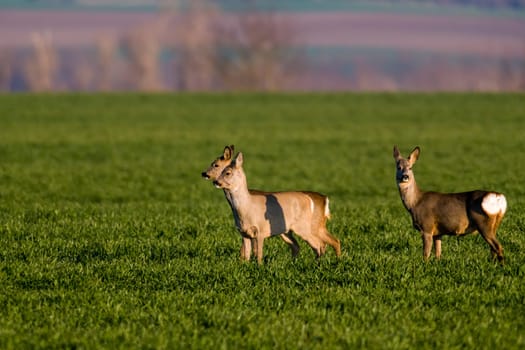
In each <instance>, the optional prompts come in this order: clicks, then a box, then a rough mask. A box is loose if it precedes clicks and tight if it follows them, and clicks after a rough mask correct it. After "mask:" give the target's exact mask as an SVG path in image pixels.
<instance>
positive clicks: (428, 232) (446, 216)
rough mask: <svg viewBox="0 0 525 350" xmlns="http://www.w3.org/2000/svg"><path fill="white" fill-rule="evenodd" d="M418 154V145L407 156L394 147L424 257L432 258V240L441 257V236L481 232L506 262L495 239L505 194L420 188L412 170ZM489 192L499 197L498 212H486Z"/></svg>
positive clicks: (398, 174) (403, 197) (402, 192)
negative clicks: (419, 233) (484, 207)
mask: <svg viewBox="0 0 525 350" xmlns="http://www.w3.org/2000/svg"><path fill="white" fill-rule="evenodd" d="M419 153H420V149H419V147H416V148H414V150H413V151H412V152H411V153H410V155H409V157H408V158H406V159H405V158H403V157H402V156H401V153H400V152H399V150H398V148H397V147H396V146H394V159H395V161H396V167H397V172H396V182H397V186H398V189H399V194H400V196H401V200H402V201H403V204H404V205H405V208H406V209H407V210H408V211H409V213H410V215H411V217H412V223H413V226H414V228H415V229H417V230H418V231H419V232H421V237H422V240H423V256H424V258H425V259H428V258H429V256H430V252H431V249H432V243H433V242H434V245H435V254H436V257H437V258H439V257H440V256H441V236H442V235H463V234H467V233H471V232H474V231H478V232H479V233H480V234H481V235H482V237H483V238H484V239H485V241H486V242H487V243H488V244H489V246H490V249H491V253H492V255H493V257H497V259H498V260H499V261H500V262H503V248H502V246H501V244H500V243H499V242H498V240H497V238H496V230H497V228H498V226H499V225H500V223H501V220H502V219H503V215H504V214H505V210H506V201H505V197H504V196H503V195H502V194H500V193H497V192H491V191H481V190H476V191H470V192H462V193H439V192H425V191H421V190H420V189H419V187H418V186H417V183H416V179H415V177H414V174H413V172H412V167H413V165H414V164H415V162H416V160H417V159H418V157H419ZM490 195H495V196H498V198H501V201H502V203H503V205H502V208H501V210H499V211H498V212H497V213H495V214H491V213H488V212H486V211H485V210H484V209H483V207H482V203H483V201H484V200H485V199H486V198H487V196H490ZM500 196H501V197H500Z"/></svg>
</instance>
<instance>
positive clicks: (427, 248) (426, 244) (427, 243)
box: [421, 232, 432, 260]
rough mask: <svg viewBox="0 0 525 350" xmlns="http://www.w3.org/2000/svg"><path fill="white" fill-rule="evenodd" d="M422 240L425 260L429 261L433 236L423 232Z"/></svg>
mask: <svg viewBox="0 0 525 350" xmlns="http://www.w3.org/2000/svg"><path fill="white" fill-rule="evenodd" d="M421 238H422V239H423V258H424V259H425V260H428V258H429V257H430V252H431V251H432V234H431V233H425V232H422V233H421Z"/></svg>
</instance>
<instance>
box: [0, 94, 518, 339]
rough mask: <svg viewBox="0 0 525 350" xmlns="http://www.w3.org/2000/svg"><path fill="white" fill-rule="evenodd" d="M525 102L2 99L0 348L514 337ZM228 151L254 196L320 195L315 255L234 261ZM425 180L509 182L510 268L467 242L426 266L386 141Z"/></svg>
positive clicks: (279, 249)
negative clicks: (225, 175)
mask: <svg viewBox="0 0 525 350" xmlns="http://www.w3.org/2000/svg"><path fill="white" fill-rule="evenodd" d="M523 98H524V96H523V95H492V94H486V95H469V94H441V95H424V94H422V95H419V94H413V95H410V94H407V95H405V94H402V95H397V94H385V95H382V94H376V95H367V94H355V95H353V94H304V95H301V94H298V95H295V94H292V95H243V94H226V95H92V96H91V95H13V96H5V95H4V96H0V126H1V127H0V283H1V285H2V290H3V292H2V293H0V347H1V348H6V349H9V348H11V349H20V348H50V347H51V348H60V347H64V348H74V347H77V348H108V349H114V348H123V349H124V348H125V349H129V348H184V349H192V348H194V349H202V348H219V347H221V348H282V349H290V348H324V349H326V348H367V349H369V348H397V349H408V348H410V349H413V348H491V349H492V348H507V349H508V348H520V347H523V345H524V344H525V337H524V336H523V334H525V329H524V324H525V322H524V321H525V318H524V315H525V306H524V305H525V302H524V299H523V298H524V295H525V290H524V288H525V283H524V282H525V259H524V258H525V254H524V253H523V252H524V249H525V241H524V239H523V230H524V227H525V215H524V214H523V212H524V209H525V208H524V207H525V202H524V200H523V198H524V194H525V193H524V192H525V191H524V189H523V185H522V184H523V176H522V174H523V173H524V167H525V165H524V164H525V139H524V138H523V135H524V131H525V130H524V124H523V121H524V118H525V105H524V104H523ZM227 144H235V145H236V148H237V150H242V151H243V153H244V157H245V170H246V173H247V177H248V183H249V185H250V187H252V188H260V189H265V190H286V189H309V190H315V191H320V192H323V193H325V194H327V195H329V197H330V203H331V211H332V220H331V221H330V222H329V230H330V231H331V232H332V233H333V234H334V235H335V236H337V237H338V238H340V239H341V242H342V256H341V258H340V259H337V258H336V257H335V254H334V253H333V251H331V250H328V254H327V255H326V256H325V257H323V259H321V261H319V262H317V261H316V260H315V258H314V254H313V252H312V251H311V250H310V249H309V247H308V246H307V245H306V244H305V243H304V242H302V241H301V242H300V244H301V252H300V254H299V256H298V257H297V258H296V259H295V260H294V259H292V257H291V254H290V251H289V249H288V248H287V247H286V245H285V244H284V243H283V242H282V241H281V240H280V239H278V238H273V239H269V240H267V242H266V244H265V258H264V264H263V265H262V266H258V265H257V264H256V263H255V262H250V263H242V262H240V260H239V248H240V238H239V235H238V233H237V232H236V231H235V228H234V224H233V219H232V217H231V211H230V209H229V207H228V205H227V203H226V201H225V199H224V196H223V194H222V192H221V191H220V190H218V189H215V188H214V187H213V186H212V184H211V183H209V182H207V181H205V180H203V179H201V178H200V173H201V172H202V171H203V170H204V169H205V168H206V167H207V166H208V165H209V163H210V162H211V161H212V160H213V159H214V158H215V157H216V156H218V155H219V154H220V152H221V151H222V149H223V147H224V146H225V145H227ZM394 144H397V145H398V146H399V147H400V149H401V151H402V152H403V153H407V152H409V151H410V150H411V149H412V148H413V147H414V146H416V145H419V146H420V147H421V150H422V152H421V157H420V159H419V161H418V164H417V165H416V167H415V169H414V171H415V173H416V176H417V179H418V183H419V185H420V186H421V187H422V188H423V189H429V190H430V189H433V190H440V191H447V192H448V191H463V190H470V189H475V188H484V189H494V190H497V191H501V192H503V193H505V195H506V196H507V199H508V202H509V211H508V214H507V216H506V218H505V219H504V221H503V224H502V226H501V228H500V230H499V232H498V237H499V239H500V242H501V243H502V245H503V247H504V249H505V254H506V258H507V263H506V265H505V266H499V265H498V264H494V263H493V262H491V261H490V254H489V248H488V245H487V244H486V243H485V242H484V241H483V239H482V238H481V237H480V236H479V235H470V236H467V237H464V238H460V239H457V238H454V237H446V238H445V239H444V240H443V257H442V259H441V261H435V260H433V259H432V260H430V261H429V262H428V263H423V261H422V258H421V255H422V254H421V250H422V243H421V239H420V238H419V236H418V234H417V233H416V232H415V231H414V230H413V229H412V228H411V222H410V218H409V215H408V213H407V212H406V210H405V209H404V207H403V205H402V204H401V201H400V199H399V195H398V193H397V189H396V186H395V181H394V171H395V169H394V161H393V158H392V147H393V145H394Z"/></svg>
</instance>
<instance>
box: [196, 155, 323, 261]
mask: <svg viewBox="0 0 525 350" xmlns="http://www.w3.org/2000/svg"><path fill="white" fill-rule="evenodd" d="M234 149H235V147H234V145H230V146H226V147H224V151H223V154H222V155H221V156H219V157H217V158H216V159H215V160H214V161H213V162H212V163H211V165H210V166H209V167H208V169H206V171H204V172H203V173H202V177H203V178H205V179H207V180H211V181H215V180H217V178H218V177H219V176H220V175H221V173H222V171H223V170H224V168H226V167H227V166H228V165H230V163H231V162H232V160H233V153H234ZM248 191H250V193H263V192H262V191H258V190H248ZM223 192H224V196H225V197H226V200H227V201H228V204H229V205H230V208H231V209H232V213H233V217H234V218H236V217H237V211H236V209H235V207H234V206H233V205H232V199H231V196H230V194H229V192H227V191H226V190H223ZM318 196H320V197H323V196H322V195H320V194H318ZM325 198H326V197H325ZM323 207H324V202H323ZM326 208H327V210H328V198H326ZM235 220H237V219H235ZM281 238H282V239H283V241H285V242H286V243H287V244H288V245H289V246H290V249H291V250H292V256H294V257H295V256H297V254H299V243H297V241H296V240H295V237H294V236H293V234H292V233H291V232H289V233H283V234H282V235H281ZM252 248H255V247H252V242H251V239H250V238H248V237H244V236H243V237H242V245H241V259H242V260H250V256H251V251H252Z"/></svg>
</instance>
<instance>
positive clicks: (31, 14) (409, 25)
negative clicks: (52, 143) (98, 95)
mask: <svg viewBox="0 0 525 350" xmlns="http://www.w3.org/2000/svg"><path fill="white" fill-rule="evenodd" d="M231 16H233V15H231V14H226V15H222V16H221V20H222V21H224V22H226V23H227V22H228V21H232V17H231ZM247 16H249V15H247ZM159 18H160V17H159V15H158V14H155V13H138V12H71V11H49V10H48V11H21V10H3V11H0V47H27V46H29V45H30V44H31V34H32V33H34V32H49V33H51V34H52V37H53V43H54V45H56V46H57V47H76V46H91V45H94V43H95V42H96V41H97V40H98V39H100V38H101V37H103V36H116V37H118V36H120V35H123V34H125V33H127V32H129V31H131V30H133V29H135V28H137V27H140V26H145V25H146V26H148V25H152V24H154V23H157V22H158V21H159ZM274 19H275V20H276V21H282V22H283V23H286V24H287V26H288V28H290V29H291V30H292V31H293V36H294V40H293V41H294V44H295V45H299V46H307V47H308V46H317V47H320V46H321V47H322V46H326V47H370V48H391V49H400V50H414V51H426V52H436V53H445V54H456V55H457V54H468V55H480V56H487V57H524V56H525V20H521V19H515V18H514V19H513V18H503V17H482V16H473V17H466V16H444V15H420V14H388V13H363V12H359V13H351V12H344V13H335V12H323V13H311V12H310V13H279V14H275V15H274ZM177 21H178V20H177V17H176V16H175V17H173V18H171V19H170V21H169V22H168V26H166V27H165V29H164V30H163V31H162V34H161V41H163V42H165V43H168V42H172V43H173V41H174V32H175V31H176V26H177Z"/></svg>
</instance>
